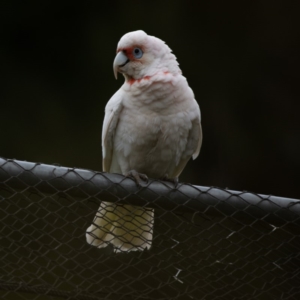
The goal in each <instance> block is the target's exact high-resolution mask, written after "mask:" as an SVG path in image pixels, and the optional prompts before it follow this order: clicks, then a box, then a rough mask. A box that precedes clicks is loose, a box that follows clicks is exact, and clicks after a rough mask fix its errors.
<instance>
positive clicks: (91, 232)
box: [86, 30, 202, 252]
mask: <svg viewBox="0 0 300 300" xmlns="http://www.w3.org/2000/svg"><path fill="white" fill-rule="evenodd" d="M113 70H114V74H115V77H116V78H117V74H118V72H119V73H122V74H123V75H124V77H125V82H124V84H123V85H122V86H121V88H120V89H119V90H118V91H117V92H116V93H115V94H114V95H113V96H112V98H111V99H110V100H109V101H108V103H107V105H106V108H105V118H104V123H103V129H102V152H103V171H104V172H110V173H121V174H124V175H126V176H130V177H133V178H134V179H135V181H136V182H137V184H140V183H141V182H142V181H147V176H149V177H151V178H156V179H163V180H170V181H173V182H177V181H178V176H179V175H180V173H181V172H182V170H183V169H184V167H185V165H186V164H187V162H188V160H189V159H190V158H191V157H192V158H193V159H195V158H196V157H197V156H198V154H199V152H200V147H201V143H202V129H201V122H200V109H199V106H198V104H197V102H196V100H195V98H194V94H193V91H192V90H191V88H190V87H189V85H188V83H187V80H186V78H185V77H183V76H182V72H181V70H180V68H179V66H178V62H177V60H176V57H175V55H174V54H172V52H171V49H170V48H169V47H168V46H167V45H166V44H165V43H164V42H163V41H162V40H160V39H158V38H156V37H154V36H150V35H147V34H146V33H145V32H144V31H142V30H138V31H134V32H129V33H127V34H125V35H124V36H123V37H122V38H121V40H120V41H119V43H118V47H117V55H116V57H115V60H114V63H113ZM153 224H154V210H153V209H150V208H144V207H136V206H131V205H117V204H114V203H108V202H101V204H100V207H99V210H98V212H97V214H96V216H95V218H94V221H93V224H92V225H91V226H90V227H89V228H88V229H87V233H86V238H87V242H88V243H89V244H91V245H94V246H96V247H98V248H103V247H106V246H107V245H108V244H112V245H113V247H114V251H115V252H129V251H135V250H144V249H149V248H150V247H151V244H152V235H153Z"/></svg>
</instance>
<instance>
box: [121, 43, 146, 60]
mask: <svg viewBox="0 0 300 300" xmlns="http://www.w3.org/2000/svg"><path fill="white" fill-rule="evenodd" d="M137 47H138V48H140V49H142V51H143V52H144V50H143V47H141V46H132V47H127V48H118V49H117V53H118V52H120V51H123V52H124V54H125V55H126V56H127V57H128V59H130V60H140V59H136V58H135V57H134V56H133V49H134V48H137Z"/></svg>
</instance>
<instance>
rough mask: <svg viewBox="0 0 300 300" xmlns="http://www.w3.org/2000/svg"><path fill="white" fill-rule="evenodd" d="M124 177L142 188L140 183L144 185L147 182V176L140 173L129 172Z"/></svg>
mask: <svg viewBox="0 0 300 300" xmlns="http://www.w3.org/2000/svg"><path fill="white" fill-rule="evenodd" d="M125 176H126V177H130V178H132V179H133V180H134V181H135V182H136V184H137V186H142V185H141V183H142V182H143V181H144V182H146V183H147V182H148V177H147V175H145V174H142V173H138V172H137V171H135V170H130V171H129V172H127V173H126V174H125Z"/></svg>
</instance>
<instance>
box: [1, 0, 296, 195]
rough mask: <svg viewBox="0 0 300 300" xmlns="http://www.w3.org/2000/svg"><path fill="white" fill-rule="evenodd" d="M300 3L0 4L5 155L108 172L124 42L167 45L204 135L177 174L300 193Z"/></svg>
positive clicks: (207, 181) (215, 183)
mask: <svg viewBox="0 0 300 300" xmlns="http://www.w3.org/2000/svg"><path fill="white" fill-rule="evenodd" d="M298 3H299V2H298V1H294V3H293V4H290V3H289V2H288V1H276V0H275V1H260V2H252V1H251V2H245V1H236V2H235V3H234V2H231V3H229V2H228V1H203V2H200V1H198V2H197V1H159V2H155V1H148V2H144V1H132V2H131V1H105V2H104V1H90V2H89V1H86V2H81V4H80V5H78V6H77V5H75V4H73V5H68V4H64V3H63V2H61V3H60V4H54V2H51V1H40V2H37V1H29V2H25V1H24V2H16V1H7V2H5V1H1V7H0V22H1V24H0V25H1V26H0V33H1V42H0V66H1V67H0V69H1V75H2V76H1V89H0V98H1V118H0V128H1V139H0V156H3V157H6V158H16V159H20V160H27V161H34V162H43V163H59V164H61V165H64V166H69V167H74V166H76V167H81V168H89V169H93V170H99V171H100V170H101V128H102V121H103V113H104V107H105V104H106V102H107V101H108V100H109V98H110V97H111V96H112V95H113V93H114V92H115V91H116V90H117V89H118V88H119V87H120V86H121V84H122V82H123V79H122V78H121V79H119V80H118V81H115V80H114V76H113V70H112V63H113V60H114V57H115V49H116V45H117V42H118V41H119V39H120V38H121V36H122V35H123V34H125V33H126V32H128V31H133V30H137V29H143V30H144V31H146V32H147V33H148V34H151V35H154V36H157V37H159V38H161V39H162V40H164V41H166V43H167V44H168V45H169V46H170V48H171V49H172V50H173V51H174V53H175V55H176V56H177V58H178V61H179V63H180V66H181V69H182V71H183V74H184V76H186V77H187V79H188V81H189V84H190V86H191V87H192V89H193V90H194V93H195V95H196V99H197V101H198V103H199V105H200V108H201V112H202V125H203V132H204V141H203V147H202V150H201V153H200V156H199V158H198V159H197V160H196V161H194V162H192V161H191V162H190V163H189V164H188V166H187V168H186V169H185V171H184V172H183V173H182V175H181V178H180V180H181V181H184V182H190V183H193V184H198V185H207V186H211V185H213V186H219V187H223V188H225V187H228V188H230V189H236V190H250V191H253V192H257V193H266V194H273V195H279V196H286V197H295V198H300V195H299V188H298V186H299V179H300V176H299V174H300V172H299V168H300V158H299V153H300V142H299V137H300V122H299V112H300V109H299V108H300V101H299V94H300V93H299V76H298V74H299V70H300V59H299V57H300V56H299V47H298V46H299V39H300V22H299V19H300V18H299V4H298Z"/></svg>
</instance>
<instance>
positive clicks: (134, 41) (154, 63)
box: [113, 30, 181, 80]
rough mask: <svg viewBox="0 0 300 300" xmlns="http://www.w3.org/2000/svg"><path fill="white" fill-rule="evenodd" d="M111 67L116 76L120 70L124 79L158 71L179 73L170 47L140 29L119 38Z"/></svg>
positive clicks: (140, 76) (135, 78) (131, 78)
mask: <svg viewBox="0 0 300 300" xmlns="http://www.w3.org/2000/svg"><path fill="white" fill-rule="evenodd" d="M113 69H114V74H115V77H116V78H117V75H118V72H120V73H122V74H123V75H124V76H125V79H126V80H139V79H142V78H144V77H148V76H152V75H154V74H155V73H157V72H159V71H161V72H169V73H174V74H175V73H181V71H180V69H179V67H178V62H177V61H176V57H175V55H174V54H172V53H171V49H170V48H169V47H168V46H167V45H166V44H165V43H164V42H163V41H162V40H160V39H158V38H156V37H154V36H150V35H147V34H146V33H145V32H144V31H142V30H138V31H133V32H129V33H127V34H125V35H124V36H123V37H122V38H121V40H120V41H119V43H118V47H117V55H116V57H115V60H114V64H113Z"/></svg>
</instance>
